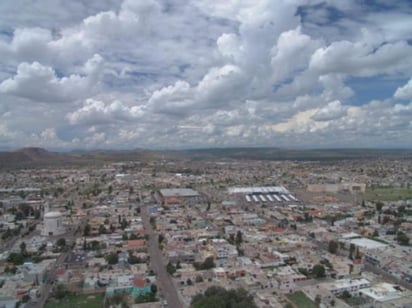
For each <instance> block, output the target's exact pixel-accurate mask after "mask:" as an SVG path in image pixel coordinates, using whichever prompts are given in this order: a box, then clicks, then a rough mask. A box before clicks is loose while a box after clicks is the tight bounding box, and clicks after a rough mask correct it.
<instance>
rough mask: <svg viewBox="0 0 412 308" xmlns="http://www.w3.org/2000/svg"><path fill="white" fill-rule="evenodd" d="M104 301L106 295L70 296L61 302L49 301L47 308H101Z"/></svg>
mask: <svg viewBox="0 0 412 308" xmlns="http://www.w3.org/2000/svg"><path fill="white" fill-rule="evenodd" d="M103 300H104V294H93V295H69V296H67V297H66V298H64V299H62V300H60V301H58V300H51V301H48V302H47V303H46V305H45V308H55V307H58V308H73V307H76V308H101V307H103Z"/></svg>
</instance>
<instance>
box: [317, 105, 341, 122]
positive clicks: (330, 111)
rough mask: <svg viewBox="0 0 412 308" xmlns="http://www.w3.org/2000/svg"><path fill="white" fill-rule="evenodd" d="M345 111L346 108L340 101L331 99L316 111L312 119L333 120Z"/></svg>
mask: <svg viewBox="0 0 412 308" xmlns="http://www.w3.org/2000/svg"><path fill="white" fill-rule="evenodd" d="M346 112H347V108H346V107H344V106H342V104H341V102H340V101H333V102H330V103H329V104H327V105H326V106H325V107H323V108H321V109H319V110H318V111H316V113H315V114H314V115H313V116H312V119H313V120H315V121H330V120H335V119H339V118H341V117H342V116H344V115H346Z"/></svg>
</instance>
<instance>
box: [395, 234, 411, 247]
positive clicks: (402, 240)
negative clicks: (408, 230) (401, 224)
mask: <svg viewBox="0 0 412 308" xmlns="http://www.w3.org/2000/svg"><path fill="white" fill-rule="evenodd" d="M396 240H397V241H398V243H399V244H400V245H403V246H408V245H409V237H408V236H407V235H406V234H405V233H403V232H402V231H398V233H397V235H396Z"/></svg>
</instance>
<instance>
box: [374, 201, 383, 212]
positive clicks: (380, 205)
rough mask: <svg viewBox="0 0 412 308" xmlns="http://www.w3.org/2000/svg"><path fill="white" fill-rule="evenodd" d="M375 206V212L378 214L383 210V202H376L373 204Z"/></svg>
mask: <svg viewBox="0 0 412 308" xmlns="http://www.w3.org/2000/svg"><path fill="white" fill-rule="evenodd" d="M375 206H376V210H377V211H378V212H379V213H380V212H381V211H382V208H383V202H381V201H378V202H376V203H375Z"/></svg>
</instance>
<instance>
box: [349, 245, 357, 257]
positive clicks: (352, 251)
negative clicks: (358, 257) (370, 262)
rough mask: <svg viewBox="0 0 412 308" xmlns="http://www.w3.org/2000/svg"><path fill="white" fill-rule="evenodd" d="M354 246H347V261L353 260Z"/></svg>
mask: <svg viewBox="0 0 412 308" xmlns="http://www.w3.org/2000/svg"><path fill="white" fill-rule="evenodd" d="M355 248H356V247H355V244H352V243H351V244H350V245H349V259H351V260H352V259H353V253H354V252H355Z"/></svg>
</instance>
